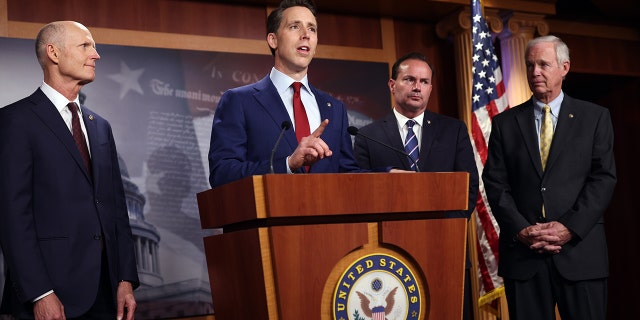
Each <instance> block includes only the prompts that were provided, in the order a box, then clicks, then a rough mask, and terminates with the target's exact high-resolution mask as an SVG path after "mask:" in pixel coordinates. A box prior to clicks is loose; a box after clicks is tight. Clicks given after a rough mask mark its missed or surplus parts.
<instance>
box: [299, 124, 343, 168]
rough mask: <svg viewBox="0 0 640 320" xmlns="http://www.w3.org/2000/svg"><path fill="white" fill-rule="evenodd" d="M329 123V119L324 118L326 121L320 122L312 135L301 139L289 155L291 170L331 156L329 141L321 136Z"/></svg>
mask: <svg viewBox="0 0 640 320" xmlns="http://www.w3.org/2000/svg"><path fill="white" fill-rule="evenodd" d="M328 124H329V119H324V121H322V123H320V126H319V127H318V128H317V129H316V130H314V131H313V132H312V133H311V135H309V136H308V137H304V138H302V139H301V140H300V143H298V147H297V148H296V150H294V151H293V154H291V156H290V157H289V168H290V169H291V171H296V170H298V169H300V168H301V167H302V166H310V165H313V164H314V163H316V162H318V161H320V160H322V159H324V158H325V157H330V156H331V155H332V154H333V152H332V151H331V149H330V148H329V146H328V145H327V143H326V142H324V140H322V138H320V136H321V135H322V132H324V129H325V128H326V127H327V125H328Z"/></svg>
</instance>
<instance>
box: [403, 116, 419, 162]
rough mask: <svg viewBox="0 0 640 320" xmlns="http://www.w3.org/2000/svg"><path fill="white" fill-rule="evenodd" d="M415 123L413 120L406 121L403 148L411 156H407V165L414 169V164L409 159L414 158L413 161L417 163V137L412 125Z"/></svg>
mask: <svg viewBox="0 0 640 320" xmlns="http://www.w3.org/2000/svg"><path fill="white" fill-rule="evenodd" d="M414 124H416V122H415V121H413V120H408V121H407V138H406V139H405V140H404V150H405V151H406V152H407V154H409V156H411V157H410V158H407V159H408V160H409V166H410V167H411V169H413V170H415V169H416V168H415V164H414V162H413V161H411V158H413V160H415V163H418V153H419V152H420V150H419V149H418V137H416V134H415V132H413V125H414Z"/></svg>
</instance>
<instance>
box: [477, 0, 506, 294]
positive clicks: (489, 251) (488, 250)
mask: <svg viewBox="0 0 640 320" xmlns="http://www.w3.org/2000/svg"><path fill="white" fill-rule="evenodd" d="M471 24H472V49H473V53H472V70H471V72H472V74H473V85H472V92H471V109H472V114H471V125H470V126H471V136H472V139H471V143H472V145H473V149H474V151H475V159H476V166H477V167H478V174H479V175H480V176H482V171H483V170H484V163H485V161H486V160H487V154H488V142H489V136H490V135H491V119H493V117H494V116H495V115H497V114H499V113H500V112H502V111H504V110H506V109H508V108H509V103H508V101H507V95H506V94H505V86H504V82H503V80H502V71H501V70H500V63H499V62H498V57H497V56H496V54H495V52H494V47H493V42H492V39H491V33H490V32H489V28H488V26H487V22H486V20H485V18H484V15H483V13H482V5H481V3H480V0H471ZM478 191H479V192H478V200H477V203H476V219H475V222H476V225H477V228H476V230H477V232H476V233H477V235H476V236H477V237H476V240H477V241H476V243H475V245H476V248H477V251H478V278H479V283H480V298H479V300H478V302H479V304H480V305H482V304H483V303H487V302H490V301H491V300H493V299H495V298H496V297H499V296H500V294H501V293H502V292H503V286H504V285H503V281H502V278H501V277H499V276H498V260H499V252H498V245H499V242H498V238H499V234H500V227H499V226H498V223H497V222H496V220H495V218H494V217H493V214H492V213H491V207H490V206H489V202H488V201H487V195H486V193H485V190H484V183H483V182H482V179H481V180H480V184H479V190H478Z"/></svg>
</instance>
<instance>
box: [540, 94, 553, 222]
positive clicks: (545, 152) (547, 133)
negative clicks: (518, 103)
mask: <svg viewBox="0 0 640 320" xmlns="http://www.w3.org/2000/svg"><path fill="white" fill-rule="evenodd" d="M542 111H543V114H542V124H541V125H540V160H542V170H545V168H546V167H547V158H549V149H551V140H553V120H551V107H549V106H548V105H546V104H545V105H544V107H542ZM542 217H543V218H546V217H547V212H546V210H545V208H544V203H543V204H542Z"/></svg>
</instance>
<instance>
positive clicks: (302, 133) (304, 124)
mask: <svg viewBox="0 0 640 320" xmlns="http://www.w3.org/2000/svg"><path fill="white" fill-rule="evenodd" d="M292 86H293V117H294V121H295V123H296V138H297V139H298V143H300V140H302V138H303V137H307V136H309V135H311V129H310V128H309V119H308V118H307V111H306V110H305V109H304V105H303V104H302V99H300V87H301V86H302V83H300V82H294V83H293V85H292ZM305 169H306V170H307V172H309V169H310V167H309V166H305Z"/></svg>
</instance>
